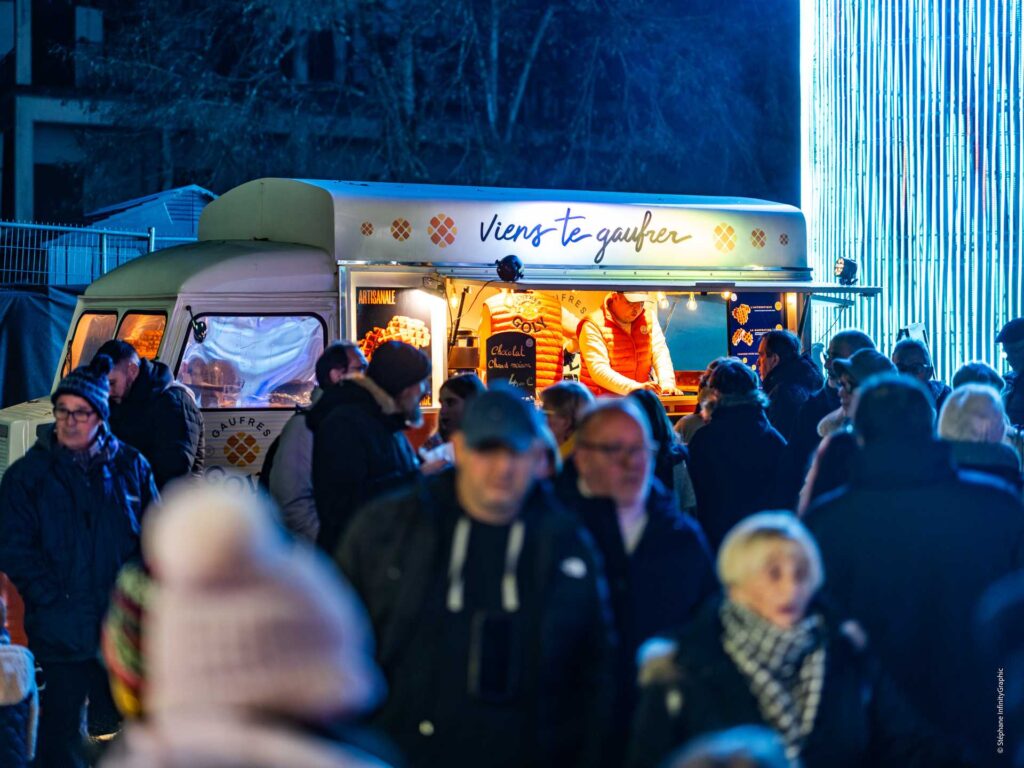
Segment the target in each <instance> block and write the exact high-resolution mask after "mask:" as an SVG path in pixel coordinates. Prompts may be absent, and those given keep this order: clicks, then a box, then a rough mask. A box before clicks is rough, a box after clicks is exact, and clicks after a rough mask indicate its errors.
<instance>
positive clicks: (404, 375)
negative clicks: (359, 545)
mask: <svg viewBox="0 0 1024 768" xmlns="http://www.w3.org/2000/svg"><path fill="white" fill-rule="evenodd" d="M429 386H430V360H429V358H427V356H426V355H425V354H423V352H421V351H420V350H418V349H416V347H414V346H412V345H411V344H405V343H403V342H401V341H389V342H387V343H385V344H382V345H381V346H379V347H378V348H377V349H376V350H375V351H374V353H373V358H372V359H371V360H370V364H369V366H368V367H367V369H366V375H365V376H361V375H358V374H355V375H352V376H349V377H347V378H345V379H343V380H342V381H340V382H339V383H338V384H336V385H334V386H332V387H329V388H328V389H327V390H326V391H325V392H324V394H323V396H322V397H321V398H320V399H319V400H318V401H317V403H316V405H314V406H313V407H312V409H310V411H309V415H308V416H307V417H306V425H307V426H308V427H309V428H310V430H312V432H313V497H314V500H315V501H316V510H317V514H318V515H319V516H320V532H319V533H318V534H317V545H318V546H320V547H321V548H322V549H323V550H324V551H325V552H328V553H333V552H334V550H335V549H336V548H337V546H338V543H339V542H340V541H341V537H342V534H343V533H344V531H345V528H346V526H347V525H348V523H349V521H350V520H351V519H352V516H353V515H354V514H355V513H356V512H357V511H358V510H359V508H360V507H361V506H363V505H364V504H366V503H367V502H368V501H370V500H371V499H373V498H375V497H377V496H379V495H381V494H382V493H384V492H386V491H393V490H395V489H397V488H401V487H402V486H403V485H406V484H409V483H412V482H414V481H415V480H416V478H417V477H418V476H419V469H418V467H419V461H418V459H417V458H416V452H415V451H413V449H412V446H411V445H410V444H409V440H408V439H407V438H406V436H405V434H404V433H403V430H404V429H405V428H406V427H407V426H412V425H417V424H419V423H422V419H423V415H422V412H421V410H420V401H421V400H422V399H423V396H424V395H425V394H426V393H427V392H428V391H429V389H428V388H429Z"/></svg>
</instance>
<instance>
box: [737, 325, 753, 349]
mask: <svg viewBox="0 0 1024 768" xmlns="http://www.w3.org/2000/svg"><path fill="white" fill-rule="evenodd" d="M741 343H742V344H746V345H747V346H748V347H749V346H752V345H753V344H754V334H752V333H751V332H750V331H745V330H743V329H742V328H737V329H736V330H735V331H733V334H732V345H733V346H734V347H735V346H738V345H739V344H741Z"/></svg>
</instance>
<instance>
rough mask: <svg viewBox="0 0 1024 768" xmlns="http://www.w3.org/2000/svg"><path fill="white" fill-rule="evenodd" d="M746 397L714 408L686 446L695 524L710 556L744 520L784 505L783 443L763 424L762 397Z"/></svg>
mask: <svg viewBox="0 0 1024 768" xmlns="http://www.w3.org/2000/svg"><path fill="white" fill-rule="evenodd" d="M752 395H754V396H751V397H744V396H736V397H730V398H729V399H727V400H723V401H719V402H718V403H716V404H715V407H714V410H713V412H712V414H711V420H710V421H709V422H708V424H707V426H705V427H703V428H702V429H700V430H698V431H697V433H696V434H694V436H693V438H692V439H691V440H690V444H689V446H687V447H688V448H689V450H690V477H691V478H692V479H693V489H694V491H695V492H696V494H697V522H699V523H700V526H701V528H703V529H704V534H705V535H706V536H707V538H708V544H709V545H710V546H711V551H712V552H717V551H718V547H719V546H720V545H721V543H722V539H724V538H725V534H727V533H728V532H729V529H730V528H732V527H733V526H734V525H735V524H736V523H738V522H739V521H740V520H742V519H743V518H744V517H746V516H747V515H750V514H753V513H754V512H761V511H763V510H766V509H778V508H780V507H781V506H783V505H784V502H783V499H782V498H781V497H780V491H779V488H778V482H779V478H778V475H779V467H780V465H781V460H782V452H783V449H785V447H786V441H785V440H784V439H783V438H782V435H780V434H779V433H778V431H777V430H776V429H775V428H774V427H773V426H772V425H771V424H770V423H768V418H767V416H766V415H765V412H764V406H763V405H762V401H763V399H764V394H763V393H761V392H755V393H752ZM755 396H756V397H755Z"/></svg>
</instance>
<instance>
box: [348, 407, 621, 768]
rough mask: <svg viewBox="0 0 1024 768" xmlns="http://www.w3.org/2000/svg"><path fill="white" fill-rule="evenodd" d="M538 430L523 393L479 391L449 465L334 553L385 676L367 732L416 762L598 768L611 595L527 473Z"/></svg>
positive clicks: (371, 514)
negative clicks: (384, 690)
mask: <svg viewBox="0 0 1024 768" xmlns="http://www.w3.org/2000/svg"><path fill="white" fill-rule="evenodd" d="M540 430H541V425H540V417H539V414H538V413H537V412H536V410H535V409H534V408H533V406H532V404H530V403H528V402H526V401H524V400H522V399H521V398H520V396H519V395H518V394H517V393H516V392H514V391H512V390H509V389H506V388H500V389H492V390H490V391H488V392H485V393H484V394H481V395H478V396H477V397H476V398H475V399H474V400H473V401H472V402H471V403H470V404H469V406H468V407H467V409H466V413H465V415H464V416H463V420H462V424H461V428H460V431H458V432H456V433H455V434H454V435H453V437H452V442H453V447H454V450H455V467H454V469H452V470H448V471H446V472H442V473H440V474H438V475H435V476H432V477H429V478H427V479H426V480H425V481H424V482H423V483H422V484H421V485H419V486H416V487H411V488H407V489H406V490H404V491H401V492H399V493H397V494H395V495H393V496H389V497H382V498H379V499H377V500H376V501H374V502H372V503H371V504H369V505H368V506H367V507H365V508H364V509H363V510H362V511H361V512H360V513H359V514H358V515H357V516H356V518H355V520H353V522H352V524H351V526H350V527H349V529H348V531H347V533H346V535H345V538H344V540H343V541H342V544H341V547H340V548H339V550H338V554H337V560H338V564H339V566H340V567H341V569H342V571H343V572H344V573H345V575H346V576H347V577H348V578H349V579H350V581H351V582H352V585H353V586H354V587H355V588H356V590H357V591H358V592H359V594H360V596H361V597H362V598H363V600H364V601H365V603H366V606H367V608H368V609H369V614H370V617H371V620H372V622H373V625H374V627H373V628H374V632H375V634H376V637H377V640H378V648H377V660H378V663H379V664H380V666H381V668H382V669H383V670H384V674H385V677H386V678H387V682H388V689H389V695H388V698H387V701H386V702H385V703H384V705H383V707H382V708H381V709H380V711H379V712H378V713H377V715H376V717H375V721H374V725H376V726H377V727H379V728H381V729H382V730H383V731H384V732H385V733H386V734H387V735H388V736H390V737H391V738H392V739H393V740H394V741H395V742H396V744H397V745H398V746H399V747H400V748H401V750H402V751H403V752H404V754H405V755H406V757H407V758H408V760H409V765H410V766H413V768H420V767H424V768H425V767H426V766H439V765H444V766H453V767H457V766H479V765H488V766H492V768H513V767H514V766H523V765H538V766H539V765H558V766H581V768H582V766H591V765H599V764H601V756H602V751H603V747H604V745H605V738H606V736H605V734H606V733H607V728H608V722H607V716H608V712H609V711H610V708H611V695H612V690H613V688H612V685H611V675H612V666H611V660H612V656H611V644H610V630H609V619H608V616H609V614H608V612H607V608H606V605H605V602H604V600H605V598H604V596H605V594H606V589H605V587H604V584H603V576H602V575H601V572H600V571H599V569H598V566H597V563H596V558H595V556H594V554H593V550H592V549H591V545H590V543H589V539H586V538H585V535H584V534H583V533H582V531H581V529H580V526H579V523H578V522H577V521H576V519H575V518H573V517H572V516H570V515H569V514H568V513H567V512H565V511H564V510H563V509H562V508H561V507H560V506H558V504H557V503H556V502H555V501H554V500H553V499H552V497H551V496H550V493H549V491H548V490H547V488H546V487H545V486H544V485H542V484H540V483H538V482H537V481H536V479H535V478H536V476H537V471H538V465H539V462H540V460H541V457H542V448H541V444H540V434H541V431H540Z"/></svg>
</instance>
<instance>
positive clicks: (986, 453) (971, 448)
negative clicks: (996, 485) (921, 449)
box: [948, 440, 1024, 494]
mask: <svg viewBox="0 0 1024 768" xmlns="http://www.w3.org/2000/svg"><path fill="white" fill-rule="evenodd" d="M948 442H949V447H950V449H951V450H952V451H953V464H955V465H956V467H957V468H958V469H964V470H969V471H971V472H980V473H982V474H985V475H991V476H992V477H995V478H997V479H998V480H1000V481H1002V482H1004V483H1006V484H1007V485H1011V486H1013V488H1014V489H1015V490H1016V491H1017V493H1018V494H1019V493H1020V492H1021V490H1022V487H1024V482H1022V478H1021V473H1020V458H1019V457H1018V456H1017V452H1016V451H1015V450H1013V448H1011V447H1010V446H1009V445H1006V444H1005V443H969V442H961V441H959V440H954V441H948Z"/></svg>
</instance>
